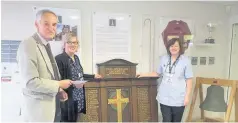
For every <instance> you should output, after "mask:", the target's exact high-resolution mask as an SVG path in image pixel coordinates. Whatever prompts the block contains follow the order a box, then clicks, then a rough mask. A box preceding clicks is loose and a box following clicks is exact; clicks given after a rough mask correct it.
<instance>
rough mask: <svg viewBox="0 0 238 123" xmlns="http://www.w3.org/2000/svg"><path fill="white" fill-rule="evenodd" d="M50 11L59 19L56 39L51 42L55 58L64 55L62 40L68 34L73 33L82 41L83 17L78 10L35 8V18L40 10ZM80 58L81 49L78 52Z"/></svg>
mask: <svg viewBox="0 0 238 123" xmlns="http://www.w3.org/2000/svg"><path fill="white" fill-rule="evenodd" d="M42 9H48V10H51V11H53V12H54V13H55V14H56V15H57V17H58V23H57V29H56V34H55V37H54V39H53V40H52V41H50V45H51V50H52V53H53V55H54V56H56V55H58V54H60V53H62V51H63V46H64V42H63V41H62V38H63V37H64V36H65V35H66V34H67V33H73V34H74V35H76V36H77V37H78V39H79V41H81V40H80V38H81V15H80V11H79V10H77V9H64V8H50V7H36V6H34V7H33V11H34V17H35V15H36V13H37V12H38V11H39V10H42ZM77 55H78V56H80V48H79V50H78V52H77Z"/></svg>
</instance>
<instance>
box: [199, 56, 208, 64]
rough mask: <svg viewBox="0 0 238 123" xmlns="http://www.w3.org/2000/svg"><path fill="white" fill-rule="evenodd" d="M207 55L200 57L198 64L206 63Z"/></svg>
mask: <svg viewBox="0 0 238 123" xmlns="http://www.w3.org/2000/svg"><path fill="white" fill-rule="evenodd" d="M206 63H207V57H200V65H206Z"/></svg>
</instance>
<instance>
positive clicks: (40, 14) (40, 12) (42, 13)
mask: <svg viewBox="0 0 238 123" xmlns="http://www.w3.org/2000/svg"><path fill="white" fill-rule="evenodd" d="M46 13H51V14H53V15H55V17H56V18H57V19H58V16H57V15H56V14H55V13H54V12H53V11H51V10H49V9H42V10H39V11H38V12H37V13H36V21H37V22H38V23H39V22H40V20H41V18H42V16H43V15H44V14H46Z"/></svg>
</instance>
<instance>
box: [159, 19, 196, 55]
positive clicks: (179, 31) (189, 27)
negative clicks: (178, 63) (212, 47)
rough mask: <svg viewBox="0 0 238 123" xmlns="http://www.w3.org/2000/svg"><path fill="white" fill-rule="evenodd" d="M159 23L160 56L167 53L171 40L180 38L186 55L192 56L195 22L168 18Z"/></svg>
mask: <svg viewBox="0 0 238 123" xmlns="http://www.w3.org/2000/svg"><path fill="white" fill-rule="evenodd" d="M159 21H160V23H159V32H158V33H159V35H160V38H159V49H161V50H160V51H161V52H159V55H160V56H161V55H164V54H166V53H167V51H166V45H167V42H168V41H169V40H170V39H172V38H179V39H180V40H181V41H182V45H183V47H184V49H185V54H186V55H187V56H191V54H190V46H191V45H190V44H192V42H193V38H194V22H193V21H192V20H190V19H185V18H166V17H161V18H160V19H159Z"/></svg>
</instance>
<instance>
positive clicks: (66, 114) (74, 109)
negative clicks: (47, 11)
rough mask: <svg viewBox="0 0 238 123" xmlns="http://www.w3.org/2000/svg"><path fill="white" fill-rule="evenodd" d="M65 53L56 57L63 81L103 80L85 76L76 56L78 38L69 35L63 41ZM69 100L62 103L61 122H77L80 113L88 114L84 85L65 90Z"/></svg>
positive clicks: (96, 76)
mask: <svg viewBox="0 0 238 123" xmlns="http://www.w3.org/2000/svg"><path fill="white" fill-rule="evenodd" d="M62 41H64V52H63V53H61V54H59V55H57V56H56V57H55V59H56V62H57V65H58V68H59V71H60V74H61V79H70V80H72V81H75V80H84V79H87V78H101V76H100V75H98V74H96V75H89V74H84V72H83V68H82V66H81V64H80V60H79V58H78V56H77V55H76V54H75V52H77V50H78V47H79V41H78V39H77V36H75V35H73V34H72V33H68V34H67V35H66V36H65V37H64V38H63V40H62ZM65 91H66V93H67V94H68V100H67V101H65V102H62V103H61V122H76V121H77V120H78V116H79V115H78V114H79V113H84V114H85V113H86V101H85V90H84V86H83V85H78V86H77V88H76V87H75V85H71V86H70V87H69V88H68V89H66V90H65Z"/></svg>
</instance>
